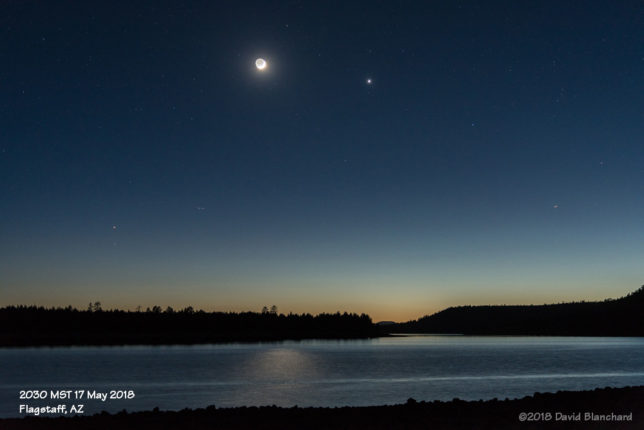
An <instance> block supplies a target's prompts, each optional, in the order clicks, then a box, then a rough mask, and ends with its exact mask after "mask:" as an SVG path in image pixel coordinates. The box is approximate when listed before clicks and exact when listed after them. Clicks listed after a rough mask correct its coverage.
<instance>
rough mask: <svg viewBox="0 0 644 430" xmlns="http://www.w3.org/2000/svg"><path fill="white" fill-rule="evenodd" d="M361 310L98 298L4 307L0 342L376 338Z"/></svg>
mask: <svg viewBox="0 0 644 430" xmlns="http://www.w3.org/2000/svg"><path fill="white" fill-rule="evenodd" d="M377 334H378V332H377V328H376V326H375V325H374V324H373V322H372V321H371V317H369V315H366V314H361V315H358V314H355V313H346V312H345V313H340V312H337V313H334V314H330V313H322V314H319V315H315V316H313V315H311V314H293V313H289V314H287V315H285V314H279V313H278V312H277V307H276V306H272V307H271V308H270V309H269V308H267V307H265V308H264V309H263V310H262V312H240V313H237V312H205V311H203V310H198V311H197V310H195V309H194V308H192V307H190V306H189V307H186V308H183V309H181V310H174V309H172V308H171V307H167V308H166V309H165V310H162V308H161V307H160V306H153V307H152V308H147V309H146V310H145V311H142V310H141V309H140V308H137V310H136V311H124V310H118V309H113V310H104V309H103V308H102V306H101V303H100V302H94V303H90V305H89V306H88V308H87V310H78V309H75V308H73V307H71V306H67V307H65V308H60V307H59V308H44V307H37V306H8V307H4V308H1V309H0V346H27V345H118V344H193V343H211V342H237V341H272V340H284V339H305V338H366V337H373V336H377Z"/></svg>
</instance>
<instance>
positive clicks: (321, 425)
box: [0, 386, 644, 430]
mask: <svg viewBox="0 0 644 430" xmlns="http://www.w3.org/2000/svg"><path fill="white" fill-rule="evenodd" d="M643 426H644V386H633V387H622V388H609V387H607V388H597V389H594V390H588V391H558V392H556V393H535V394H534V395H532V396H526V397H523V398H520V399H512V400H509V399H505V400H499V399H496V398H495V399H491V400H478V401H464V400H460V399H453V400H451V401H447V402H443V401H430V402H425V401H416V400H414V399H409V400H408V401H407V402H406V403H403V404H396V405H382V406H360V407H350V406H346V407H336V408H326V407H307V408H300V407H297V406H293V407H291V408H281V407H277V406H262V407H235V408H217V407H216V406H215V405H213V406H209V407H207V408H205V409H194V410H193V409H183V410H181V411H159V410H158V409H155V410H152V411H142V412H125V411H122V412H119V413H116V414H109V413H107V412H103V413H100V414H96V415H93V416H74V417H24V418H5V419H0V428H2V429H20V430H21V429H35V430H38V429H112V428H119V429H174V428H190V429H206V428H207V429H247V428H263V429H301V428H307V429H326V428H345V429H357V428H370V429H398V428H401V429H402V428H404V429H427V428H431V429H469V428H477V429H542V428H546V429H636V428H642V427H643Z"/></svg>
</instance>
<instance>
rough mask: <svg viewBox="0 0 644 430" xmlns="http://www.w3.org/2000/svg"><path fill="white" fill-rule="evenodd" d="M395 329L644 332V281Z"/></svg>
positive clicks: (460, 312)
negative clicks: (629, 287) (612, 292)
mask: <svg viewBox="0 0 644 430" xmlns="http://www.w3.org/2000/svg"><path fill="white" fill-rule="evenodd" d="M387 329H388V331H389V333H437V334H438V333H443V334H478V335H489V334H500V335H503V334H507V335H559V336H572V335H579V336H644V286H642V287H641V288H640V289H638V290H637V291H635V292H632V293H630V294H628V295H627V296H625V297H622V298H619V299H607V300H604V301H602V302H584V301H582V302H572V303H560V304H551V305H529V306H458V307H451V308H447V309H445V310H443V311H440V312H437V313H435V314H433V315H428V316H425V317H423V318H420V319H418V320H415V321H409V322H407V323H402V324H396V325H391V326H388V327H387Z"/></svg>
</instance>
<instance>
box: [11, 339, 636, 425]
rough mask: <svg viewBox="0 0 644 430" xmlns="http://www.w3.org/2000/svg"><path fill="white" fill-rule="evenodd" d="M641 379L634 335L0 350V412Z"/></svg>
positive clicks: (388, 395) (528, 390) (386, 395)
mask: <svg viewBox="0 0 644 430" xmlns="http://www.w3.org/2000/svg"><path fill="white" fill-rule="evenodd" d="M625 385H644V339H643V338H588V337H585V338H580V337H496V336H495V337H479V336H413V337H395V338H381V339H372V340H352V341H303V342H277V343H262V344H226V345H199V346H160V347H159V346H155V347H152V346H150V347H148V346H145V347H143V346H127V347H78V348H27V349H24V348H23V349H0V416H2V417H9V416H20V415H21V414H20V413H19V405H21V404H27V405H30V406H38V405H57V404H61V403H64V404H66V405H67V407H68V408H69V407H70V406H71V405H72V404H83V405H84V411H85V412H86V413H88V412H89V413H93V412H97V411H101V410H108V411H118V410H121V409H124V408H125V409H127V410H143V409H152V408H154V407H157V406H158V407H159V408H161V409H182V408H186V407H190V408H196V407H205V406H207V405H210V404H215V405H217V406H241V405H272V404H275V405H279V406H293V405H299V406H342V405H375V404H386V403H401V402H404V401H406V400H407V399H408V398H409V397H413V398H415V399H417V400H437V399H440V400H450V399H452V398H454V397H459V398H461V399H490V398H493V397H498V398H505V397H509V398H514V397H521V396H525V395H529V394H532V393H534V392H536V391H539V392H545V391H557V390H580V389H592V388H596V387H605V386H613V387H619V386H625ZM32 389H36V390H45V391H47V395H48V396H50V391H51V390H74V391H75V390H98V391H101V392H102V391H105V392H109V390H127V391H129V390H132V391H133V392H134V393H135V397H134V398H133V399H122V400H109V399H108V400H107V401H105V402H102V401H100V400H87V399H86V398H84V399H81V400H52V399H50V398H48V399H46V400H33V399H30V400H26V399H23V400H20V399H19V392H20V390H32Z"/></svg>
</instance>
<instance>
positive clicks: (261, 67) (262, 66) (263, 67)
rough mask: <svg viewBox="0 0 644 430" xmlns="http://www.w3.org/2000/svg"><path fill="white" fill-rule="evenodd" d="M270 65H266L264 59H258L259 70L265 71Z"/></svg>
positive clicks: (256, 64)
mask: <svg viewBox="0 0 644 430" xmlns="http://www.w3.org/2000/svg"><path fill="white" fill-rule="evenodd" d="M267 65H268V63H266V60H264V59H263V58H258V59H257V60H255V67H257V69H258V70H264V69H265V68H266V66H267Z"/></svg>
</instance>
